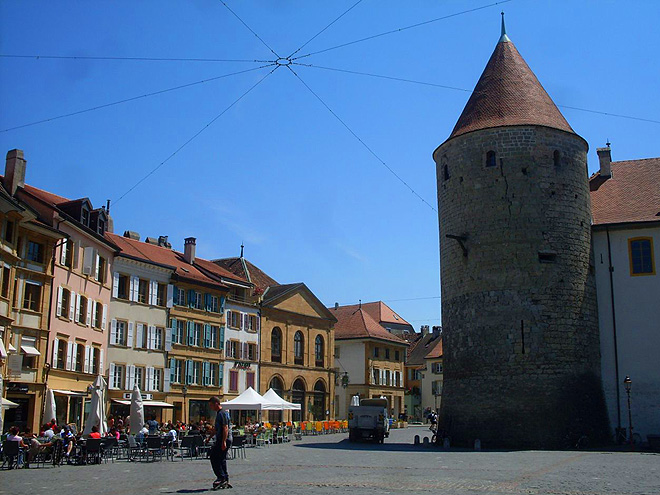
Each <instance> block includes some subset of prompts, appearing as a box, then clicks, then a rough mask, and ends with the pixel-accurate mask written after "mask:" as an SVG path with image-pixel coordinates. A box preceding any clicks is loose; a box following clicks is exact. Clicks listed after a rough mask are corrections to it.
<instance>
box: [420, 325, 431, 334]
mask: <svg viewBox="0 0 660 495" xmlns="http://www.w3.org/2000/svg"><path fill="white" fill-rule="evenodd" d="M420 330H421V331H422V337H423V336H424V335H428V334H429V326H428V325H422V326H421V328H420Z"/></svg>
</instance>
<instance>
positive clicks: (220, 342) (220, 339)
mask: <svg viewBox="0 0 660 495" xmlns="http://www.w3.org/2000/svg"><path fill="white" fill-rule="evenodd" d="M224 345H225V327H220V335H218V348H219V349H220V350H223V349H224Z"/></svg>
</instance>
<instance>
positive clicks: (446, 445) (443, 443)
mask: <svg viewBox="0 0 660 495" xmlns="http://www.w3.org/2000/svg"><path fill="white" fill-rule="evenodd" d="M442 448H443V449H448V448H449V438H447V437H445V439H444V440H443V441H442Z"/></svg>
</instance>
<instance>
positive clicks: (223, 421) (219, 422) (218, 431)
mask: <svg viewBox="0 0 660 495" xmlns="http://www.w3.org/2000/svg"><path fill="white" fill-rule="evenodd" d="M225 426H226V427H227V441H230V440H231V439H232V434H231V422H230V421H229V413H228V412H226V411H222V410H220V411H218V414H216V415H215V439H216V441H217V442H222V430H223V428H224V427H225Z"/></svg>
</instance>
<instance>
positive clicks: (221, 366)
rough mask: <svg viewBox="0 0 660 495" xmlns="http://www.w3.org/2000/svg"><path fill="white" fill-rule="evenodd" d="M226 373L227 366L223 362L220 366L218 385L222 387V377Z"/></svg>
mask: <svg viewBox="0 0 660 495" xmlns="http://www.w3.org/2000/svg"><path fill="white" fill-rule="evenodd" d="M224 374H225V367H224V365H223V364H222V363H220V366H218V387H219V388H222V378H223V376H224Z"/></svg>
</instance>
